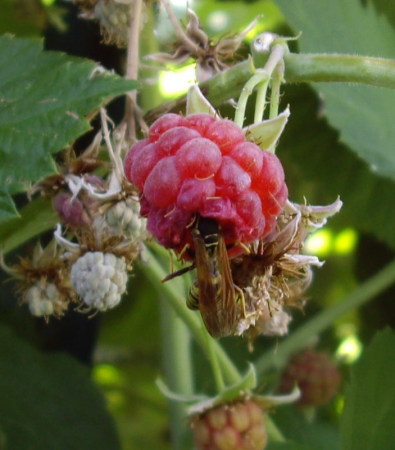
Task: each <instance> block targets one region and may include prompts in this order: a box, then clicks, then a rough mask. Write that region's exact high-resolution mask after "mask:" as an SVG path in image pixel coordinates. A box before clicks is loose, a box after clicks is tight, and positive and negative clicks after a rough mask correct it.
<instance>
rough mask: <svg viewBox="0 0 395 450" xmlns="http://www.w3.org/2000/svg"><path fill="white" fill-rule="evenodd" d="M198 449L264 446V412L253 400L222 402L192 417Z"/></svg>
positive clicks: (257, 448) (241, 449)
mask: <svg viewBox="0 0 395 450" xmlns="http://www.w3.org/2000/svg"><path fill="white" fill-rule="evenodd" d="M191 427H192V429H193V433H194V437H195V445H196V448H197V449H198V450H263V449H264V448H265V447H266V444H267V433H266V428H265V416H264V414H263V412H262V409H261V407H260V406H259V405H257V404H256V403H255V402H253V401H252V400H242V401H238V402H236V403H233V404H226V405H220V406H217V407H215V408H213V409H210V410H208V411H206V412H205V413H203V414H201V415H199V416H197V417H194V418H193V420H192V421H191Z"/></svg>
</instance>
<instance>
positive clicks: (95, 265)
mask: <svg viewBox="0 0 395 450" xmlns="http://www.w3.org/2000/svg"><path fill="white" fill-rule="evenodd" d="M127 280H128V276H127V268H126V263H125V261H124V260H123V259H121V258H118V257H117V256H115V255H113V254H112V253H102V252H87V253H85V254H84V255H83V256H81V257H80V258H79V259H78V260H77V261H76V262H75V263H74V264H73V266H72V268H71V282H72V284H73V286H74V289H75V290H76V292H77V294H78V295H79V297H80V298H81V299H82V301H83V302H84V303H85V304H86V305H87V306H88V307H90V308H94V309H97V310H99V311H106V310H107V309H111V308H114V306H116V305H118V303H119V302H120V301H121V296H122V294H123V293H124V292H125V291H126V284H127Z"/></svg>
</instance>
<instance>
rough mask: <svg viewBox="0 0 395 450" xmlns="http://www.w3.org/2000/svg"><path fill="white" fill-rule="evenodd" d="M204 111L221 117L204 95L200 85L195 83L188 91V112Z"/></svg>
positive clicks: (217, 117)
mask: <svg viewBox="0 0 395 450" xmlns="http://www.w3.org/2000/svg"><path fill="white" fill-rule="evenodd" d="M196 113H204V114H210V116H213V117H215V118H216V119H219V115H218V114H217V112H216V110H215V108H214V106H213V105H212V104H211V103H210V102H209V101H208V100H207V98H206V97H205V96H204V95H203V93H202V91H201V90H200V88H199V86H198V85H196V84H195V85H193V86H192V87H190V88H189V90H188V93H187V104H186V114H187V115H189V114H196Z"/></svg>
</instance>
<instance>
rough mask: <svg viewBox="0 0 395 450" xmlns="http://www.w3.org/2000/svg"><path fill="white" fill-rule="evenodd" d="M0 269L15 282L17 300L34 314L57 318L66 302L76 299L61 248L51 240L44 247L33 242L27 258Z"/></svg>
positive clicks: (67, 303) (64, 308)
mask: <svg viewBox="0 0 395 450" xmlns="http://www.w3.org/2000/svg"><path fill="white" fill-rule="evenodd" d="M1 266H2V268H3V269H4V270H5V271H6V272H7V273H8V274H9V275H11V276H12V278H13V279H14V280H16V281H17V292H18V293H19V294H20V296H21V302H22V303H23V304H27V305H28V307H29V310H30V312H31V313H32V314H33V315H34V316H39V317H41V316H43V317H48V316H55V317H60V316H62V315H63V314H64V312H65V311H66V309H67V307H68V305H69V303H70V302H73V301H75V300H76V296H75V293H74V290H73V289H72V286H71V283H70V276H69V267H68V265H67V262H66V261H65V260H64V259H63V251H62V250H61V249H60V248H59V247H58V246H57V244H56V241H55V240H52V241H51V242H50V243H49V244H48V245H47V246H46V247H45V248H43V247H42V246H41V245H40V243H37V244H36V246H35V248H34V251H33V255H32V258H31V259H28V258H21V259H20V261H19V264H15V265H13V266H11V267H8V266H6V265H5V263H4V261H3V260H2V261H1Z"/></svg>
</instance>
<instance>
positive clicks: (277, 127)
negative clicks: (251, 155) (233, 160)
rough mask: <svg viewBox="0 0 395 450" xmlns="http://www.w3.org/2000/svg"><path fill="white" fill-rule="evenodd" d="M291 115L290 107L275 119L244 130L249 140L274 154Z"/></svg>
mask: <svg viewBox="0 0 395 450" xmlns="http://www.w3.org/2000/svg"><path fill="white" fill-rule="evenodd" d="M289 115H290V111H289V107H287V108H286V109H285V110H284V111H283V112H282V113H281V114H279V115H278V116H277V117H275V118H274V119H268V120H263V121H262V122H259V123H256V124H253V125H249V126H248V127H245V128H244V132H245V135H246V138H247V140H249V141H252V142H255V144H257V145H259V147H260V148H261V149H262V150H268V151H270V152H273V153H274V149H275V147H276V144H277V142H278V140H279V138H280V136H281V134H282V132H283V130H284V127H285V125H286V123H287V121H288V117H289Z"/></svg>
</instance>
